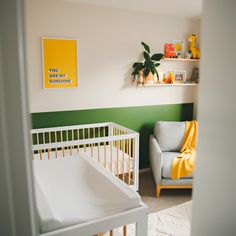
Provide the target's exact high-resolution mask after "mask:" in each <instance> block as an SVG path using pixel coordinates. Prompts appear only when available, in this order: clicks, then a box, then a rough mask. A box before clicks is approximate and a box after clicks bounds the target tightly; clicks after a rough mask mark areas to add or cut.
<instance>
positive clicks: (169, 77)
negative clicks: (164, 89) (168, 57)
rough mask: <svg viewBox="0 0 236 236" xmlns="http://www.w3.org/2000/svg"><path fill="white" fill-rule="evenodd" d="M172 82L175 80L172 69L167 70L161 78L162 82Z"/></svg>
mask: <svg viewBox="0 0 236 236" xmlns="http://www.w3.org/2000/svg"><path fill="white" fill-rule="evenodd" d="M174 82H175V76H174V72H173V71H170V72H167V73H166V75H165V76H164V78H163V83H164V84H174Z"/></svg>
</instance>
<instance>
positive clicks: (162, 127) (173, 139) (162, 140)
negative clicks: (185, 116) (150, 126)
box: [154, 121, 185, 152]
mask: <svg viewBox="0 0 236 236" xmlns="http://www.w3.org/2000/svg"><path fill="white" fill-rule="evenodd" d="M184 132H185V122H171V121H158V122H156V124H155V128H154V135H155V137H156V139H157V141H158V143H159V145H160V148H161V151H162V152H178V151H180V149H181V145H182V140H183V137H184Z"/></svg>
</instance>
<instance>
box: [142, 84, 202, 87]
mask: <svg viewBox="0 0 236 236" xmlns="http://www.w3.org/2000/svg"><path fill="white" fill-rule="evenodd" d="M142 86H143V87H181V86H198V84H177V83H176V84H143V85H141V86H139V87H142Z"/></svg>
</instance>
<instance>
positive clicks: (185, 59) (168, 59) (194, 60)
mask: <svg viewBox="0 0 236 236" xmlns="http://www.w3.org/2000/svg"><path fill="white" fill-rule="evenodd" d="M162 61H176V62H177V61H186V62H188V61H189V62H199V61H200V59H187V58H163V59H162Z"/></svg>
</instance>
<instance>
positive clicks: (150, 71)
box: [132, 42, 164, 85]
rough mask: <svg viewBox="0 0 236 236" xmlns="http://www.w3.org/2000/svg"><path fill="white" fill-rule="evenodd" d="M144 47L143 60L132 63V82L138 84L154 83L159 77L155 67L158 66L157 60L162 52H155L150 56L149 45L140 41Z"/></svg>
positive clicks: (161, 55) (160, 57) (161, 56)
mask: <svg viewBox="0 0 236 236" xmlns="http://www.w3.org/2000/svg"><path fill="white" fill-rule="evenodd" d="M141 44H142V45H143V47H144V50H145V51H144V52H143V56H144V59H145V60H144V62H135V63H134V64H133V72H132V75H133V76H134V82H135V83H136V84H137V85H139V84H143V83H144V84H145V83H146V84H154V83H155V82H156V81H155V80H158V79H159V75H158V72H157V69H156V68H157V67H158V66H160V63H159V61H160V60H161V59H162V58H163V56H164V55H163V54H162V53H155V54H153V55H152V56H151V55H150V47H149V46H148V45H147V44H146V43H144V42H141ZM154 75H156V77H157V79H155V77H154Z"/></svg>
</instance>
